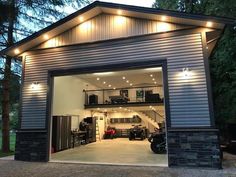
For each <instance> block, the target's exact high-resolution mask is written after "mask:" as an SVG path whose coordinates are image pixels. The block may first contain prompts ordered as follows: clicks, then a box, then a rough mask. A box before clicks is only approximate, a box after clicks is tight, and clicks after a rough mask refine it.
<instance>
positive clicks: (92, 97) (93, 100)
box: [89, 94, 98, 105]
mask: <svg viewBox="0 0 236 177" xmlns="http://www.w3.org/2000/svg"><path fill="white" fill-rule="evenodd" d="M89 104H90V105H93V104H98V96H97V95H94V94H93V95H90V96H89Z"/></svg>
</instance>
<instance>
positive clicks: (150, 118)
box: [135, 110, 164, 128]
mask: <svg viewBox="0 0 236 177" xmlns="http://www.w3.org/2000/svg"><path fill="white" fill-rule="evenodd" d="M135 113H136V114H137V115H138V116H139V117H140V118H141V119H143V120H144V121H147V122H148V123H150V124H151V125H153V126H154V127H155V128H160V127H159V125H158V123H159V122H161V121H162V120H163V118H164V116H163V115H161V114H160V113H158V112H156V111H153V110H152V111H138V112H135Z"/></svg>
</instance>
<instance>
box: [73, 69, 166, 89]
mask: <svg viewBox="0 0 236 177" xmlns="http://www.w3.org/2000/svg"><path fill="white" fill-rule="evenodd" d="M74 77H76V78H79V79H82V80H84V81H86V82H88V83H92V84H93V85H95V86H96V87H98V88H100V89H113V88H127V87H145V86H162V68H161V67H155V68H145V69H138V70H127V71H115V72H101V73H93V74H83V75H76V76H74Z"/></svg>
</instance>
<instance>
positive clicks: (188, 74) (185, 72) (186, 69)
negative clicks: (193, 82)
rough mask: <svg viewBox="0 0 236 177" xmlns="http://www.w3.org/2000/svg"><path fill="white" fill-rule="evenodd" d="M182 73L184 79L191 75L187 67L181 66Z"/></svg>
mask: <svg viewBox="0 0 236 177" xmlns="http://www.w3.org/2000/svg"><path fill="white" fill-rule="evenodd" d="M182 74H183V78H184V79H189V78H190V77H191V76H192V74H191V72H190V70H189V68H183V73H182Z"/></svg>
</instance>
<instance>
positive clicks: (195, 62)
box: [21, 34, 210, 129]
mask: <svg viewBox="0 0 236 177" xmlns="http://www.w3.org/2000/svg"><path fill="white" fill-rule="evenodd" d="M59 49H60V48H59ZM59 49H58V50H57V51H54V52H47V50H45V53H35V54H32V55H29V56H26V61H25V79H24V86H23V92H22V97H23V103H22V125H21V126H22V129H30V128H45V120H46V112H45V111H46V96H47V74H48V70H55V69H56V70H58V69H68V68H76V67H82V66H99V65H102V64H107V63H110V64H112V63H113V64H116V63H120V62H136V61H144V60H145V61H147V62H148V60H149V59H152V60H153V59H156V58H167V67H168V82H169V97H170V100H169V104H170V116H171V125H172V127H191V126H192V127H194V126H210V117H209V108H208V96H207V87H206V77H205V68H204V61H203V51H202V41H201V35H200V34H191V35H185V36H176V37H168V38H162V39H155V38H154V39H152V40H144V41H136V42H135V41H133V42H129V43H127V42H124V43H123V44H119V45H117V44H115V45H109V46H106V47H103V46H100V47H89V48H86V49H85V48H84V49H82V48H79V47H78V48H73V49H72V48H70V47H69V48H66V49H65V48H61V49H62V50H59ZM185 67H188V68H189V69H190V70H191V71H192V78H191V79H189V80H185V79H182V78H181V76H179V74H181V73H182V68H185ZM111 69H112V68H111ZM34 81H38V82H39V83H40V86H41V88H40V89H39V90H38V91H32V90H31V88H30V85H31V83H32V82H34Z"/></svg>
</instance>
